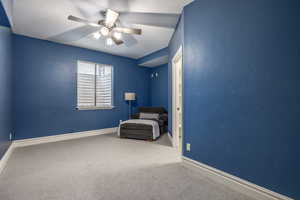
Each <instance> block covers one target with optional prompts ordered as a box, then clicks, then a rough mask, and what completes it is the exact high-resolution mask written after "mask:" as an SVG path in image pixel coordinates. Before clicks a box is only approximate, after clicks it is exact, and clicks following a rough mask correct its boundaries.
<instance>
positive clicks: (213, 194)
mask: <svg viewBox="0 0 300 200" xmlns="http://www.w3.org/2000/svg"><path fill="white" fill-rule="evenodd" d="M0 199H1V200H176V199H180V200H192V199H193V200H252V198H249V197H247V196H245V195H243V194H240V193H237V192H235V191H233V190H231V189H229V188H227V187H225V186H223V185H220V184H217V183H215V182H213V181H212V180H210V179H207V178H205V177H203V176H201V174H198V173H196V172H195V171H194V170H190V169H189V168H186V167H184V166H183V165H182V164H181V163H180V159H179V156H178V154H177V153H176V152H175V150H174V149H173V148H172V147H170V142H169V140H168V138H167V135H164V136H163V137H162V138H161V139H160V140H159V141H157V142H152V143H151V142H145V141H138V140H129V139H119V138H117V137H116V135H115V134H109V135H101V136H94V137H88V138H83V139H76V140H69V141H63V142H56V143H48V144H41V145H36V146H29V147H23V148H18V149H16V150H15V151H14V153H13V154H12V156H11V158H10V159H9V161H8V165H7V167H6V168H5V169H4V171H3V173H2V174H1V176H0Z"/></svg>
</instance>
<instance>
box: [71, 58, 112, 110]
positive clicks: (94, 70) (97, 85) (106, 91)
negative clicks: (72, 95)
mask: <svg viewBox="0 0 300 200" xmlns="http://www.w3.org/2000/svg"><path fill="white" fill-rule="evenodd" d="M112 95H113V67H112V66H110V65H104V64H96V63H90V62H84V61H78V66H77V108H78V109H79V110H86V109H112V108H113V96H112Z"/></svg>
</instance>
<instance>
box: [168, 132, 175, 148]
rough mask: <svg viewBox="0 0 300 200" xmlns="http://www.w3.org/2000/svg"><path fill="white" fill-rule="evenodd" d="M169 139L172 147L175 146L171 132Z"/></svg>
mask: <svg viewBox="0 0 300 200" xmlns="http://www.w3.org/2000/svg"><path fill="white" fill-rule="evenodd" d="M168 137H169V140H170V142H171V144H172V146H174V144H173V137H172V136H171V134H170V132H168Z"/></svg>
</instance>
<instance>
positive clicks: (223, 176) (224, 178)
mask: <svg viewBox="0 0 300 200" xmlns="http://www.w3.org/2000/svg"><path fill="white" fill-rule="evenodd" d="M182 161H183V164H187V166H193V167H196V168H198V169H199V170H200V172H202V173H203V175H205V176H207V177H208V178H210V179H213V180H214V181H216V182H218V183H222V184H224V185H226V186H228V187H230V188H232V189H234V190H236V191H238V192H241V193H243V194H245V195H248V196H251V197H253V198H256V199H259V200H293V199H291V198H289V197H287V196H284V195H281V194H278V193H276V192H273V191H271V190H268V189H266V188H263V187H261V186H258V185H255V184H253V183H250V182H248V181H246V180H243V179H241V178H238V177H236V176H233V175H231V174H228V173H226V172H223V171H221V170H218V169H216V168H213V167H210V166H208V165H205V164H203V163H200V162H198V161H195V160H192V159H190V158H187V157H185V156H182Z"/></svg>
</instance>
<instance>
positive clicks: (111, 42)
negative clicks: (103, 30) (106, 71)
mask: <svg viewBox="0 0 300 200" xmlns="http://www.w3.org/2000/svg"><path fill="white" fill-rule="evenodd" d="M106 45H107V46H111V45H113V40H112V39H111V38H107V39H106Z"/></svg>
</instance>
